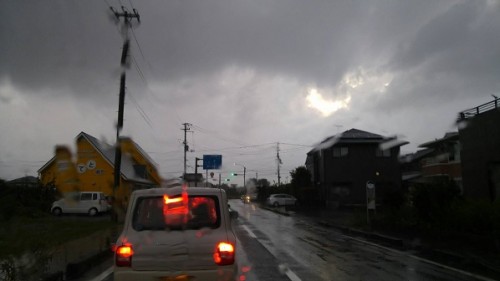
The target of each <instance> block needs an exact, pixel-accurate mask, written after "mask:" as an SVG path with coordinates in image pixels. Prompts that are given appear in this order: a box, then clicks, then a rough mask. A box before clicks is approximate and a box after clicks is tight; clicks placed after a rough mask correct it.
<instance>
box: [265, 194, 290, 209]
mask: <svg viewBox="0 0 500 281" xmlns="http://www.w3.org/2000/svg"><path fill="white" fill-rule="evenodd" d="M266 203H267V205H269V206H273V207H279V206H295V205H296V204H297V198H295V197H293V196H292V195H289V194H271V196H269V197H268V198H267V202H266Z"/></svg>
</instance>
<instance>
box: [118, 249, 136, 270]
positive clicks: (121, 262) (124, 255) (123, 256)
mask: <svg viewBox="0 0 500 281" xmlns="http://www.w3.org/2000/svg"><path fill="white" fill-rule="evenodd" d="M133 255H134V250H133V249H132V246H131V245H123V246H119V247H117V248H116V251H115V263H116V266H122V267H129V266H131V264H132V256H133Z"/></svg>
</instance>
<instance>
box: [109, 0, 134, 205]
mask: <svg viewBox="0 0 500 281" xmlns="http://www.w3.org/2000/svg"><path fill="white" fill-rule="evenodd" d="M110 9H111V12H113V14H114V15H115V17H116V19H117V22H119V21H120V20H121V19H123V22H122V33H123V49H122V55H121V60H120V65H121V67H122V74H121V76H120V94H119V99H118V122H117V124H116V148H115V170H114V173H115V175H114V186H113V197H114V198H116V190H117V189H118V188H119V187H120V175H121V160H122V155H121V154H122V153H121V147H120V131H121V129H122V128H123V112H124V107H125V78H126V70H127V68H128V67H129V62H128V57H129V55H128V53H129V49H130V40H129V37H128V29H129V28H130V27H132V20H133V19H136V20H137V22H140V16H139V13H138V12H137V10H136V9H133V12H129V11H127V9H125V7H123V6H122V12H118V11H116V10H115V9H113V7H110Z"/></svg>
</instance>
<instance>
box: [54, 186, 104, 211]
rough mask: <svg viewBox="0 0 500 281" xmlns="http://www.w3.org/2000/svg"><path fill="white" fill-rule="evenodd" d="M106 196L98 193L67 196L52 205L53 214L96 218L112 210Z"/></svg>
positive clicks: (69, 194) (85, 192) (91, 192)
mask: <svg viewBox="0 0 500 281" xmlns="http://www.w3.org/2000/svg"><path fill="white" fill-rule="evenodd" d="M110 208H111V207H110V205H109V204H108V201H107V200H106V196H105V195H104V193H102V192H98V191H84V192H73V193H67V194H65V196H64V198H62V199H60V200H57V201H55V202H54V203H52V207H51V209H50V211H51V213H52V214H54V215H56V216H59V215H61V214H89V216H95V215H97V214H99V213H104V212H107V211H109V210H110Z"/></svg>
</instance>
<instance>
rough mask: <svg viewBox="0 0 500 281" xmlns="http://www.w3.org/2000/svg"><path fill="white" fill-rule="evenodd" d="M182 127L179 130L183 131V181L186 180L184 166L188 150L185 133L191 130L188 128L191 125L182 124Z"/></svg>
mask: <svg viewBox="0 0 500 281" xmlns="http://www.w3.org/2000/svg"><path fill="white" fill-rule="evenodd" d="M182 125H184V128H183V129H181V130H183V131H184V142H183V144H184V173H183V174H182V179H184V180H185V179H186V164H187V162H186V161H187V160H186V153H187V152H188V150H189V146H188V144H187V132H188V131H190V130H191V128H190V126H191V124H189V123H184V124H182Z"/></svg>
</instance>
